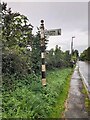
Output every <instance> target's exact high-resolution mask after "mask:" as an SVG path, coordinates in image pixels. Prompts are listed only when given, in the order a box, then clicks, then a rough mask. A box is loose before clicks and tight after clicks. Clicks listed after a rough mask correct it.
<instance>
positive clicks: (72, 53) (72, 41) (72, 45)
mask: <svg viewBox="0 0 90 120" xmlns="http://www.w3.org/2000/svg"><path fill="white" fill-rule="evenodd" d="M73 38H75V36H73V37H72V42H71V56H72V54H73Z"/></svg>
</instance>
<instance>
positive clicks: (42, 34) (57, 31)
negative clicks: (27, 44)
mask: <svg viewBox="0 0 90 120" xmlns="http://www.w3.org/2000/svg"><path fill="white" fill-rule="evenodd" d="M45 35H46V36H57V35H61V29H52V30H45V29H44V20H41V26H40V37H41V59H42V85H43V86H46V65H45Z"/></svg>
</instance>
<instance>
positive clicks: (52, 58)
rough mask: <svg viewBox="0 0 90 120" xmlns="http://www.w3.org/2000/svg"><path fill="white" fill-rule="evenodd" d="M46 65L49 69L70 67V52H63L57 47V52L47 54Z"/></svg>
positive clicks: (51, 51)
mask: <svg viewBox="0 0 90 120" xmlns="http://www.w3.org/2000/svg"><path fill="white" fill-rule="evenodd" d="M46 65H47V69H52V68H54V67H56V68H61V67H68V66H69V65H70V54H69V51H65V52H63V51H62V50H61V48H60V47H58V45H56V48H55V50H53V49H51V50H50V51H48V52H47V54H46Z"/></svg>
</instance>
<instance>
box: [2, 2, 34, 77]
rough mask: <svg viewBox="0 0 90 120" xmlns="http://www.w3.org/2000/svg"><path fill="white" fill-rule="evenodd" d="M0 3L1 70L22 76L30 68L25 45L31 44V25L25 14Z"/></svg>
mask: <svg viewBox="0 0 90 120" xmlns="http://www.w3.org/2000/svg"><path fill="white" fill-rule="evenodd" d="M0 5H1V7H2V63H3V69H2V70H3V72H4V73H8V74H10V75H11V74H16V73H18V74H19V75H20V74H21V76H22V75H24V74H26V73H27V70H28V68H30V66H29V65H30V64H29V63H30V62H29V61H30V58H29V57H28V56H27V45H28V44H29V45H31V41H32V29H33V26H32V25H31V24H29V22H28V19H27V17H26V16H24V15H21V14H20V13H13V12H12V11H11V8H9V9H8V8H7V4H6V3H2V4H0ZM16 58H17V59H16ZM18 65H19V67H18ZM25 70H26V71H25ZM16 75H17V74H16Z"/></svg>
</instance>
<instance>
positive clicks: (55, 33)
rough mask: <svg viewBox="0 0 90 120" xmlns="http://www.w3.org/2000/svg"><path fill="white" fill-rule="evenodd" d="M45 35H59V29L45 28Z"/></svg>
mask: <svg viewBox="0 0 90 120" xmlns="http://www.w3.org/2000/svg"><path fill="white" fill-rule="evenodd" d="M45 35H49V36H57V35H61V29H52V30H45Z"/></svg>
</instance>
